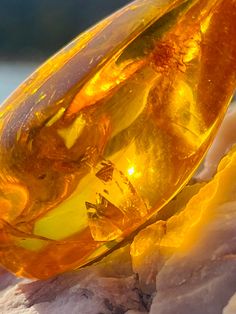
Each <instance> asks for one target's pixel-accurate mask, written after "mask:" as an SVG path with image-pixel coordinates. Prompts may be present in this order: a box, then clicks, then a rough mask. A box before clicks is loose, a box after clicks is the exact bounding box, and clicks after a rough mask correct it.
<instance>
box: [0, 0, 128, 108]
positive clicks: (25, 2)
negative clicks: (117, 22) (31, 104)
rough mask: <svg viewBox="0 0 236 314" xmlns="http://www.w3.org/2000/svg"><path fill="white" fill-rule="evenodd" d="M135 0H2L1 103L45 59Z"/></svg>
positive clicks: (0, 42)
mask: <svg viewBox="0 0 236 314" xmlns="http://www.w3.org/2000/svg"><path fill="white" fill-rule="evenodd" d="M128 2H131V0H0V103H1V102H2V101H3V100H4V99H5V98H6V97H7V96H8V95H9V94H10V93H11V92H12V91H13V90H14V89H15V88H16V87H17V86H18V85H19V84H20V83H21V82H22V81H23V80H24V79H25V78H26V77H27V76H28V75H29V74H30V73H31V72H32V71H33V70H34V69H35V68H36V67H37V66H38V65H39V64H40V63H42V62H43V61H44V60H46V59H47V58H48V57H49V56H50V55H52V54H54V53H55V52H56V51H57V50H58V49H60V48H62V47H63V46H64V45H65V44H67V43H68V42H69V41H70V40H72V39H73V38H74V37H75V36H77V35H78V34H79V33H80V32H81V31H83V30H85V29H86V28H88V27H90V26H92V25H93V24H94V23H96V22H98V21H99V20H100V19H102V18H103V17H105V16H107V15H109V14H110V13H112V12H113V11H115V10H116V9H118V8H120V7H122V6H124V5H125V4H127V3H128Z"/></svg>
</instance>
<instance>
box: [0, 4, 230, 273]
mask: <svg viewBox="0 0 236 314" xmlns="http://www.w3.org/2000/svg"><path fill="white" fill-rule="evenodd" d="M235 30H236V2H235V1H234V0H228V1H223V0H211V1H203V0H195V1H193V0H192V1H190V0H189V1H187V0H186V1H184V0H182V1H181V0H172V1H168V0H162V1H161V0H142V1H141V0H137V1H134V2H133V3H132V4H130V5H128V6H127V7H125V8H124V9H121V10H120V11H118V12H116V13H115V14H113V15H112V16H110V17H108V18H107V19H105V20H104V21H102V22H100V23H99V24H98V25H97V26H95V27H94V28H92V29H90V30H88V31H87V32H85V33H84V34H82V35H81V36H79V37H78V38H77V39H75V40H74V41H73V42H72V43H71V44H70V45H69V46H67V47H66V48H64V49H63V50H62V51H61V52H59V53H58V54H57V55H56V56H54V57H52V58H51V59H50V60H48V61H47V62H46V63H45V64H44V65H43V66H42V67H41V68H40V69H39V70H38V71H36V72H35V73H34V74H33V75H32V76H31V77H30V78H29V79H28V80H27V81H26V82H24V83H23V84H22V85H21V86H20V87H19V88H18V89H17V90H16V91H15V93H14V94H13V95H12V96H11V97H10V98H9V99H8V100H7V101H6V102H5V103H4V104H3V106H2V107H1V110H0V120H1V122H0V147H1V149H0V165H1V170H0V263H1V264H2V265H3V266H4V267H6V268H7V269H9V270H10V271H12V272H14V273H15V274H17V275H20V276H26V277H32V278H47V277H50V276H53V275H56V274H58V273H61V272H64V271H67V270H71V269H75V268H77V267H80V266H82V265H85V264H86V263H88V262H91V261H93V260H94V259H95V258H97V257H99V256H101V255H102V254H103V253H105V252H107V251H108V250H109V249H110V248H112V247H114V246H115V245H116V244H117V243H118V242H120V241H121V240H122V239H124V238H125V237H127V236H128V235H130V234H131V232H133V231H134V230H135V229H136V228H137V227H140V226H141V225H142V224H143V223H144V222H146V221H147V220H148V219H149V218H150V217H151V216H152V215H154V214H155V213H156V212H157V211H159V210H160V209H161V208H162V207H163V206H164V205H165V204H167V203H168V202H169V201H170V200H171V199H172V198H173V197H174V196H175V195H176V194H177V193H178V192H179V191H180V190H181V188H182V187H183V186H184V185H185V184H186V183H187V182H188V180H189V179H190V178H191V176H192V174H193V172H194V171H195V170H196V168H197V166H198V165H199V163H200V162H201V160H202V158H203V156H204V154H205V152H206V150H207V148H208V147H209V145H210V143H211V142H212V139H213V137H214V135H215V133H216V131H217V128H218V126H219V124H220V122H221V121H222V118H223V116H224V114H225V111H226V109H227V106H228V104H229V102H230V99H231V96H232V94H233V92H234V88H235V81H236V31H235Z"/></svg>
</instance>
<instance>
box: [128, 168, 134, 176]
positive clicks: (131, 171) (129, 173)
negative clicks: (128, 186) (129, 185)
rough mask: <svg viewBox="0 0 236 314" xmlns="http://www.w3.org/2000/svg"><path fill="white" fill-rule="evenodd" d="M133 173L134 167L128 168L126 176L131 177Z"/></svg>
mask: <svg viewBox="0 0 236 314" xmlns="http://www.w3.org/2000/svg"><path fill="white" fill-rule="evenodd" d="M134 173H135V169H134V167H130V168H129V169H128V175H129V176H132V175H133V174H134Z"/></svg>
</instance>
